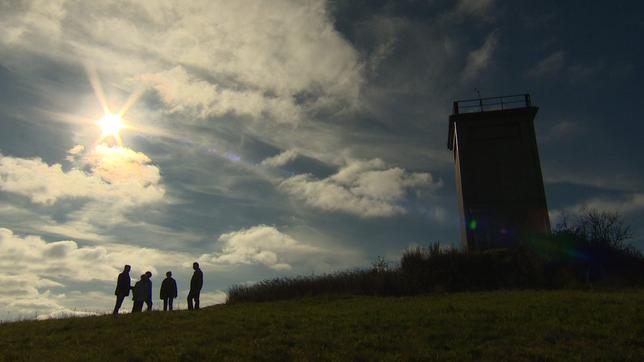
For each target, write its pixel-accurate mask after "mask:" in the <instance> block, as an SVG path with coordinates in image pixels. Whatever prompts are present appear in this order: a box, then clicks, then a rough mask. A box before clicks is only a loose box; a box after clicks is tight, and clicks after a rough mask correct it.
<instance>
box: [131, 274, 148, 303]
mask: <svg viewBox="0 0 644 362" xmlns="http://www.w3.org/2000/svg"><path fill="white" fill-rule="evenodd" d="M147 279H148V276H147V275H146V274H141V279H139V281H138V282H136V283H135V284H134V288H132V300H133V301H134V305H132V313H136V312H140V311H142V310H143V302H145V300H146V298H147V293H148V284H147Z"/></svg>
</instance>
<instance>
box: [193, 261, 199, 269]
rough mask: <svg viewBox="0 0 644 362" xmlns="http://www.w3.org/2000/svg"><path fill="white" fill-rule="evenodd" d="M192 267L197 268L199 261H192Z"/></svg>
mask: <svg viewBox="0 0 644 362" xmlns="http://www.w3.org/2000/svg"><path fill="white" fill-rule="evenodd" d="M192 269H194V270H197V269H199V263H197V262H196V261H195V262H194V263H192Z"/></svg>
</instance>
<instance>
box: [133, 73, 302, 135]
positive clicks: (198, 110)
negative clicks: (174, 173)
mask: <svg viewBox="0 0 644 362" xmlns="http://www.w3.org/2000/svg"><path fill="white" fill-rule="evenodd" d="M140 79H141V80H143V81H144V82H146V83H147V84H150V85H151V86H152V87H154V89H155V90H156V91H157V92H158V93H159V95H160V96H161V98H162V99H163V101H164V102H165V103H166V105H167V106H168V107H169V109H168V111H169V112H176V113H192V114H195V115H196V116H197V117H199V118H206V117H208V116H222V115H225V114H226V113H235V114H238V115H242V116H243V115H246V116H251V117H252V118H255V119H259V118H262V116H265V115H266V116H269V117H270V118H271V119H273V120H275V121H276V122H280V123H294V122H296V121H297V120H298V119H299V118H300V114H299V113H300V109H299V108H298V107H297V106H296V105H295V104H294V103H293V99H292V98H290V97H266V96H264V95H263V94H262V92H260V91H258V90H234V89H226V88H221V87H220V86H218V85H216V84H212V83H209V82H207V81H204V80H201V79H199V78H196V77H194V76H192V75H190V74H188V73H187V72H186V70H185V69H184V68H183V67H181V66H176V67H174V68H173V69H170V70H168V71H163V72H158V73H154V74H143V75H141V76H140Z"/></svg>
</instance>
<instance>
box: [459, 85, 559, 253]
mask: <svg viewBox="0 0 644 362" xmlns="http://www.w3.org/2000/svg"><path fill="white" fill-rule="evenodd" d="M537 110H538V108H537V107H534V106H532V104H531V101H530V95H528V94H524V95H516V96H504V97H494V98H480V99H472V100H463V101H456V102H454V110H453V114H452V115H451V116H450V117H449V134H448V138H447V148H449V149H450V150H452V151H453V152H454V163H455V167H456V188H457V190H458V203H459V208H460V212H461V218H462V226H461V242H462V243H463V245H464V247H465V248H466V249H467V250H485V249H490V248H504V247H513V246H517V245H518V244H519V243H520V242H521V241H522V240H525V238H527V237H529V236H530V235H534V234H541V233H548V232H550V219H549V218H548V208H547V206H546V196H545V192H544V189H543V178H542V176H541V166H540V163H539V152H538V150H537V141H536V137H535V132H534V123H533V121H534V117H535V115H536V114H537Z"/></svg>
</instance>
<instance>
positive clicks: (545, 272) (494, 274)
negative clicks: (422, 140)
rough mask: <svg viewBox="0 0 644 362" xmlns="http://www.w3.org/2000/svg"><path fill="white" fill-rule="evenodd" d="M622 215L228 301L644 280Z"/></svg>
mask: <svg viewBox="0 0 644 362" xmlns="http://www.w3.org/2000/svg"><path fill="white" fill-rule="evenodd" d="M631 237H632V233H631V231H630V228H629V227H628V226H627V225H625V224H624V222H623V221H622V220H621V218H620V216H619V215H618V214H615V213H607V212H598V211H595V210H590V211H587V210H582V212H580V213H579V214H577V215H576V216H574V217H572V218H571V217H565V218H564V219H563V221H562V223H560V224H559V225H557V227H556V228H555V230H554V232H553V233H552V234H550V235H546V236H540V237H534V238H531V239H529V240H526V241H525V242H524V243H523V244H522V245H519V246H518V247H517V248H514V249H492V250H486V251H481V252H465V251H459V250H457V249H454V248H441V246H440V244H439V243H434V244H430V245H429V246H428V247H413V248H409V249H407V250H405V252H404V253H403V256H402V258H401V259H400V264H399V265H391V264H390V263H388V262H387V261H385V260H384V259H383V258H380V257H379V258H378V259H377V260H376V261H375V262H374V264H373V265H372V267H371V268H369V269H353V270H348V271H341V272H336V273H332V274H325V275H318V276H315V275H311V276H301V277H294V278H278V279H271V280H265V281H262V282H260V283H257V284H254V285H234V286H232V287H231V288H230V289H229V290H228V299H227V302H228V303H236V302H243V301H269V300H279V299H290V298H299V297H307V296H320V295H384V296H396V295H414V294H420V293H428V292H433V291H475V290H493V289H526V288H567V287H582V286H591V285H597V284H600V285H614V286H630V285H643V284H644V257H643V256H642V253H641V252H640V251H638V250H637V249H635V248H634V247H632V246H630V245H628V244H627V243H626V240H628V239H629V238H631Z"/></svg>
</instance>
